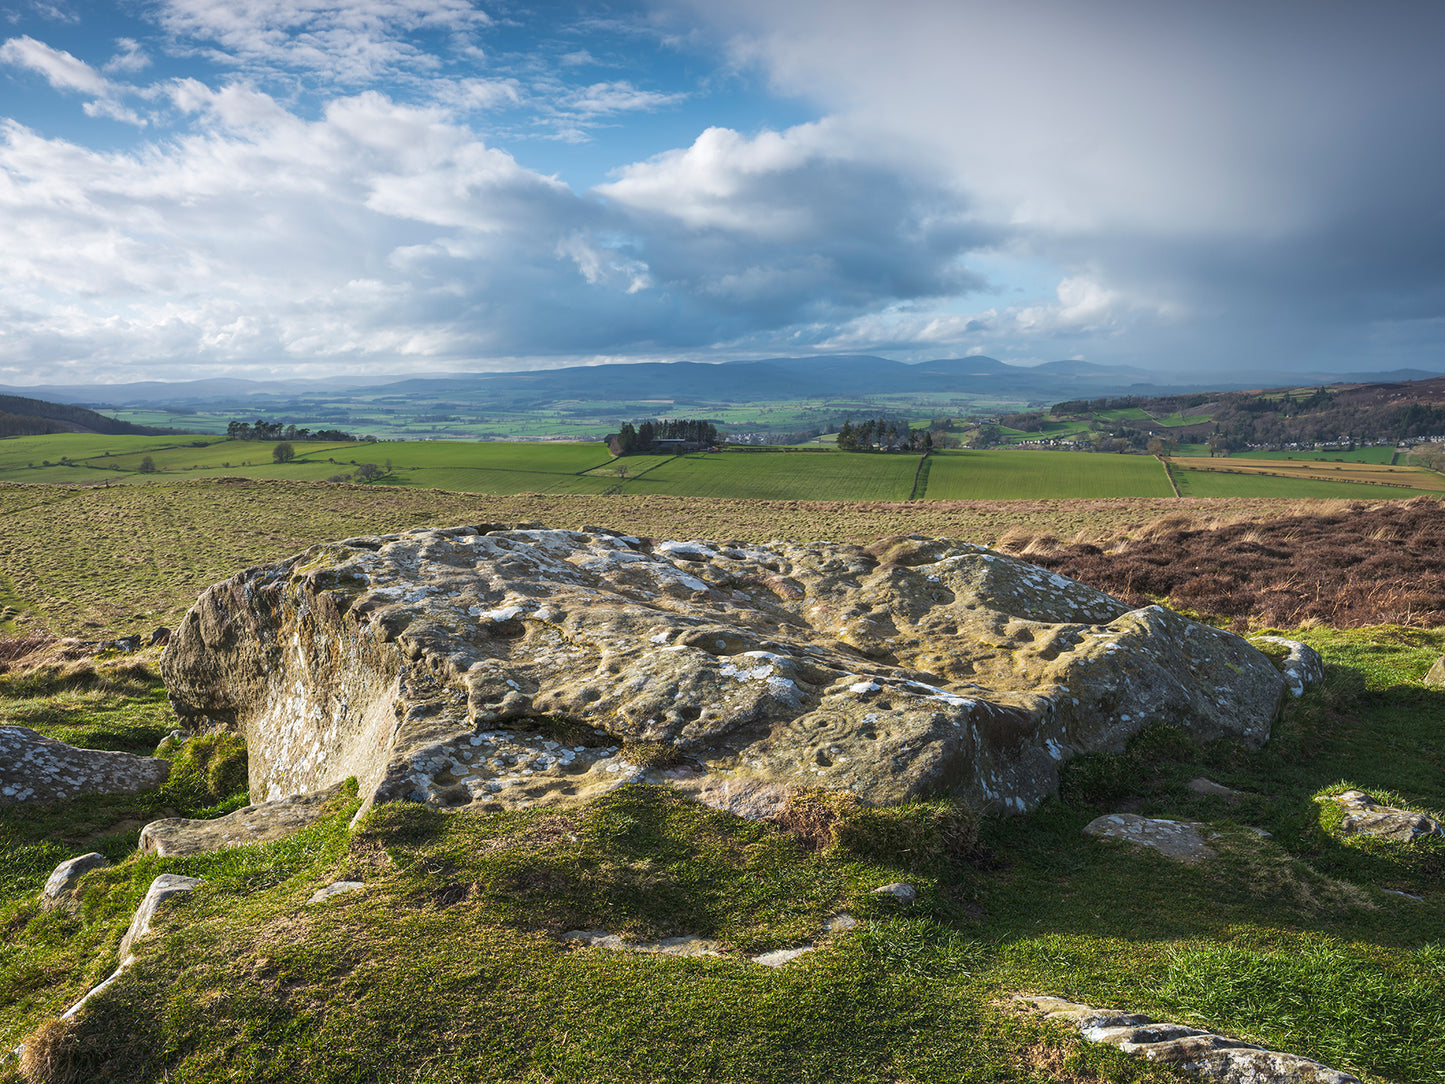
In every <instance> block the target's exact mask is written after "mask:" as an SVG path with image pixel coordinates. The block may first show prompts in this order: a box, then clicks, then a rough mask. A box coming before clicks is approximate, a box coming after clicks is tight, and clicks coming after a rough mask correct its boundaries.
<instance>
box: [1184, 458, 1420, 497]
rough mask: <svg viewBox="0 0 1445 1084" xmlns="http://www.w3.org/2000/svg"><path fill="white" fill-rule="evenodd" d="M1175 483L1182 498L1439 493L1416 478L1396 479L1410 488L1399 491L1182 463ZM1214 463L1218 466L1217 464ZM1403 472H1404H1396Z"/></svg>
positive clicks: (1296, 476)
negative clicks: (1402, 480)
mask: <svg viewBox="0 0 1445 1084" xmlns="http://www.w3.org/2000/svg"><path fill="white" fill-rule="evenodd" d="M1172 462H1173V465H1174V481H1175V482H1176V483H1177V484H1178V486H1179V493H1180V495H1181V496H1184V497H1204V498H1212V497H1244V498H1264V497H1279V498H1283V497H1309V498H1316V499H1319V500H1331V499H1341V498H1351V497H1353V498H1355V499H1358V500H1380V499H1382V498H1383V497H1384V495H1385V494H1386V493H1388V494H1389V496H1390V497H1394V498H1406V497H1417V496H1422V495H1432V494H1433V495H1438V494H1439V493H1440V492H1441V490H1440V489H1439V488H1437V487H1436V485H1435V484H1434V483H1433V482H1431V481H1430V480H1429V479H1427V478H1425V477H1424V476H1423V475H1419V474H1413V473H1412V474H1409V475H1397V476H1396V477H1397V478H1402V479H1407V480H1408V481H1409V482H1411V483H1417V484H1418V487H1417V485H1410V486H1406V487H1402V488H1396V487H1394V486H1391V487H1388V488H1387V487H1385V486H1382V485H1378V484H1375V483H1373V482H1368V481H1367V482H1348V481H1333V480H1330V479H1327V478H1322V477H1319V476H1315V477H1309V476H1305V475H1302V474H1295V475H1290V476H1282V475H1280V474H1278V473H1275V472H1273V471H1268V472H1259V471H1246V470H1245V469H1243V468H1242V467H1230V468H1228V469H1227V470H1225V469H1222V468H1213V469H1208V468H1206V469H1193V468H1190V467H1187V466H1185V461H1184V460H1182V459H1174V460H1173V461H1172ZM1216 462H1218V461H1217V460H1216ZM1396 469H1397V470H1403V469H1404V468H1396Z"/></svg>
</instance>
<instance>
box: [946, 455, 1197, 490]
mask: <svg viewBox="0 0 1445 1084" xmlns="http://www.w3.org/2000/svg"><path fill="white" fill-rule="evenodd" d="M1173 492H1174V491H1173V490H1172V489H1170V488H1169V480H1168V478H1166V477H1165V475H1164V468H1163V467H1162V466H1160V464H1159V461H1158V460H1157V459H1155V458H1153V457H1152V456H1142V455H1099V454H1096V453H1094V452H1050V451H1007V450H990V451H976V452H973V451H970V452H959V451H949V452H939V453H937V454H935V455H934V456H933V457H931V459H930V461H929V465H928V485H927V488H926V489H924V492H923V496H924V497H926V498H928V499H929V500H1004V499H1008V498H1029V499H1043V498H1058V497H1169V496H1172V495H1173Z"/></svg>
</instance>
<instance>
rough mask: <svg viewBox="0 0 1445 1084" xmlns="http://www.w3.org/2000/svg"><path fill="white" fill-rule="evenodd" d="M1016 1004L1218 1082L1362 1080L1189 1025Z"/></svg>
mask: <svg viewBox="0 0 1445 1084" xmlns="http://www.w3.org/2000/svg"><path fill="white" fill-rule="evenodd" d="M1013 1000H1014V1002H1015V1004H1017V1005H1019V1006H1020V1007H1022V1008H1027V1009H1030V1010H1032V1011H1034V1012H1037V1013H1039V1014H1041V1015H1042V1016H1044V1017H1045V1018H1046V1019H1049V1020H1063V1021H1066V1022H1068V1023H1070V1024H1073V1025H1074V1026H1075V1027H1077V1028H1078V1030H1079V1034H1080V1035H1082V1036H1083V1037H1084V1038H1085V1039H1087V1040H1089V1041H1090V1042H1095V1043H1108V1044H1109V1045H1110V1046H1113V1047H1117V1048H1118V1049H1119V1050H1122V1051H1123V1052H1124V1053H1126V1054H1137V1055H1139V1056H1141V1057H1145V1058H1148V1059H1149V1060H1150V1061H1158V1062H1162V1063H1164V1064H1166V1065H1172V1066H1174V1067H1176V1068H1178V1069H1181V1070H1183V1071H1184V1072H1186V1073H1189V1074H1191V1075H1193V1076H1197V1077H1201V1078H1203V1079H1205V1080H1209V1081H1217V1082H1218V1084H1361V1081H1360V1079H1359V1078H1358V1077H1354V1076H1351V1075H1350V1074H1349V1073H1343V1072H1340V1071H1339V1070H1338V1069H1331V1068H1329V1066H1327V1065H1322V1064H1321V1063H1319V1062H1317V1061H1314V1060H1313V1059H1311V1058H1305V1057H1301V1056H1299V1055H1298V1054H1282V1053H1278V1052H1276V1051H1273V1050H1266V1049H1265V1048H1264V1047H1262V1046H1255V1045H1253V1044H1251V1043H1246V1042H1241V1041H1240V1040H1238V1039H1230V1038H1228V1037H1226V1036H1223V1035H1216V1034H1214V1033H1213V1032H1210V1031H1205V1030H1203V1029H1201V1028H1192V1027H1189V1026H1187V1025H1185V1024H1167V1023H1157V1022H1155V1021H1154V1020H1153V1019H1151V1018H1150V1017H1148V1016H1142V1015H1140V1014H1138V1013H1127V1012H1119V1011H1116V1010H1113V1009H1096V1008H1093V1007H1092V1006H1089V1005H1083V1004H1080V1003H1078V1002H1075V1001H1065V1000H1063V999H1062V998H1057V997H1028V996H1024V995H1015V996H1014V998H1013Z"/></svg>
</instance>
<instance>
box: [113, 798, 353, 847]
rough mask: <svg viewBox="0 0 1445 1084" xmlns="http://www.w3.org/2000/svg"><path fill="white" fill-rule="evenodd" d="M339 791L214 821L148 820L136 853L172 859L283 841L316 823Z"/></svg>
mask: <svg viewBox="0 0 1445 1084" xmlns="http://www.w3.org/2000/svg"><path fill="white" fill-rule="evenodd" d="M339 789H340V786H339V784H338V785H337V786H332V787H329V788H327V789H326V790H322V791H316V792H315V793H312V794H295V795H292V796H291V797H289V798H280V799H277V800H276V801H274V802H262V803H260V804H259V805H248V806H244V807H242V808H241V809H238V810H236V811H235V812H233V813H227V814H226V815H225V816H223V817H217V818H215V819H214V820H208V821H207V820H188V819H186V818H184V817H168V818H166V819H165V820H158V821H151V822H150V824H148V825H146V826H145V827H144V828H142V829H141V833H140V850H141V853H143V854H158V855H160V856H161V857H162V858H174V857H177V856H179V855H186V854H202V853H204V852H206V851H219V850H221V849H222V848H223V847H240V846H243V845H244V844H247V843H265V842H267V841H269V840H273V839H285V838H286V837H287V836H290V835H294V834H295V833H297V832H299V831H301V829H303V828H307V827H310V826H311V825H313V824H315V823H316V822H317V821H318V820H320V819H321V816H322V813H323V812H324V810H325V806H326V803H327V802H328V801H329V800H330V799H331V798H332V797H333V796H335V794H336V792H337V791H338V790H339Z"/></svg>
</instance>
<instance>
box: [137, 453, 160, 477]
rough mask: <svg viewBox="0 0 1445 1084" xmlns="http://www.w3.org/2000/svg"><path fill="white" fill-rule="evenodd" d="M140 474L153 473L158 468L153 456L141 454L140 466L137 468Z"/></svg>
mask: <svg viewBox="0 0 1445 1084" xmlns="http://www.w3.org/2000/svg"><path fill="white" fill-rule="evenodd" d="M137 469H138V470H139V471H140V472H141V473H142V474H154V473H155V472H156V471H157V470H158V469H159V468H157V467H156V461H155V457H154V456H149V455H147V456H143V457H142V458H141V461H140V466H139V467H138V468H137Z"/></svg>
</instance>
